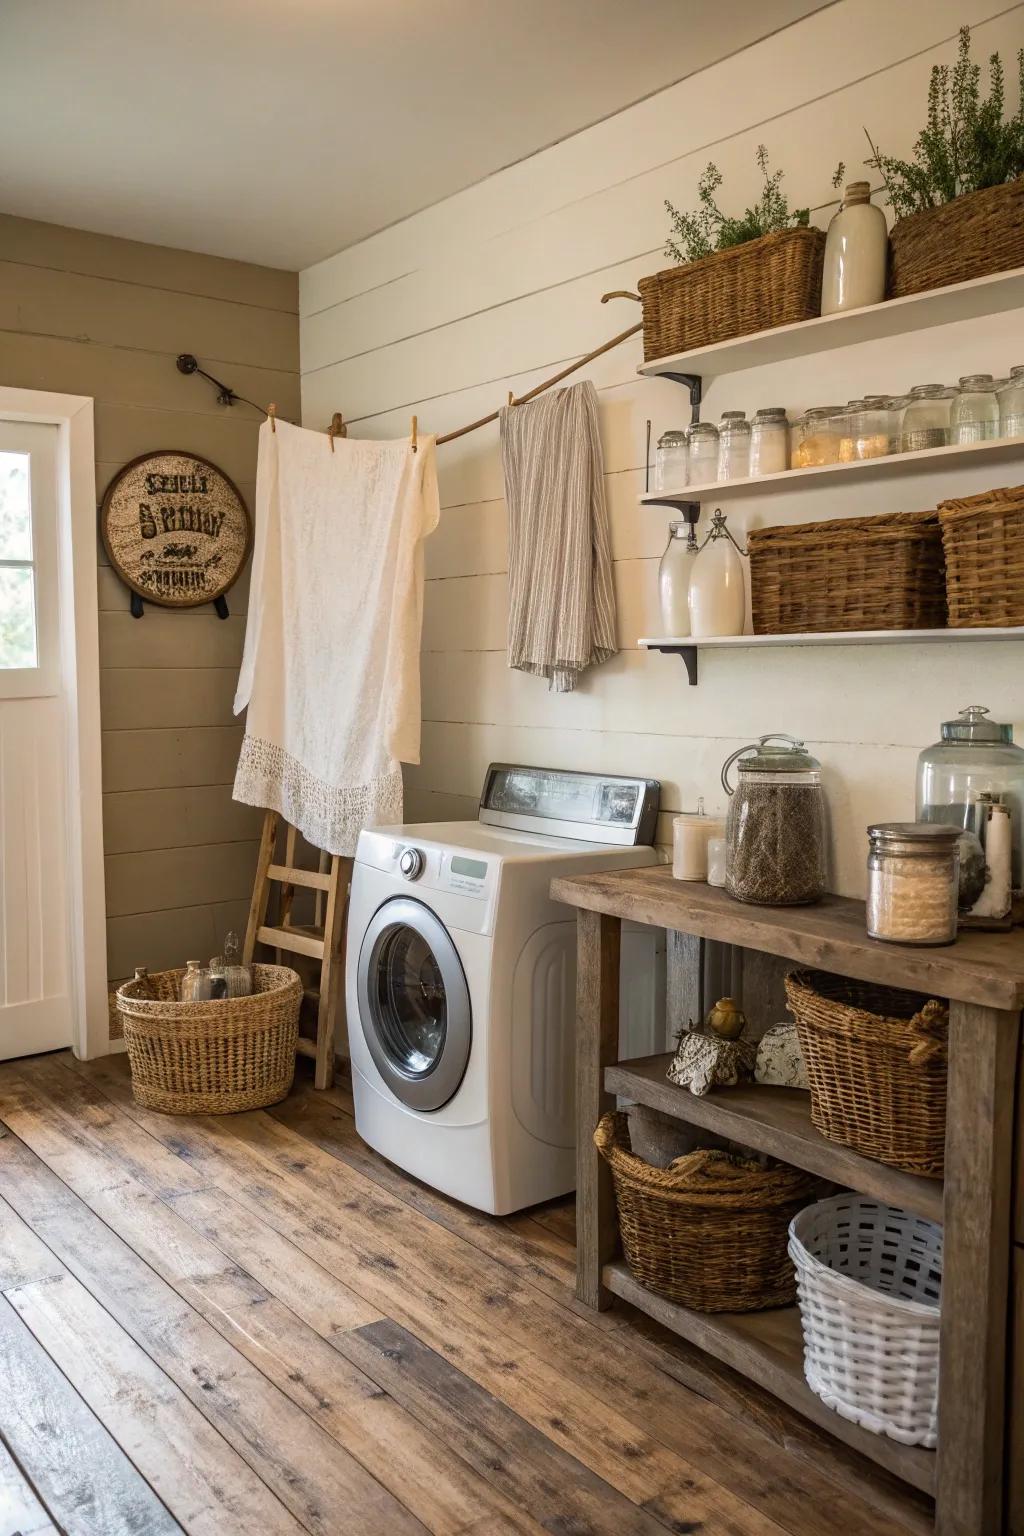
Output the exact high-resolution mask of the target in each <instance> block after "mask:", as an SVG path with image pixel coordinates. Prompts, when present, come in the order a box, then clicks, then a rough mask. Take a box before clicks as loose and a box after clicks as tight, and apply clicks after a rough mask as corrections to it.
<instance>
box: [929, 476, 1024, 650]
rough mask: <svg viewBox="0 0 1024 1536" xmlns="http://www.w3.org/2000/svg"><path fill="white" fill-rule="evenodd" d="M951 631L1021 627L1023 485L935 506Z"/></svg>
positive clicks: (1023, 594) (1023, 604)
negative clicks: (1017, 625)
mask: <svg viewBox="0 0 1024 1536" xmlns="http://www.w3.org/2000/svg"><path fill="white" fill-rule="evenodd" d="M939 523H940V526H941V528H942V545H943V549H944V550H945V555H946V593H947V600H948V603H949V622H950V626H951V627H952V628H954V629H971V628H978V629H989V628H992V627H993V626H997V625H1015V624H1024V485H1017V486H1009V487H1007V488H1006V489H1004V490H997V491H986V492H984V493H983V494H982V495H980V496H964V497H962V498H961V499H960V500H958V501H943V502H941V503H940V504H939Z"/></svg>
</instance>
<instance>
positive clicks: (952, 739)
mask: <svg viewBox="0 0 1024 1536" xmlns="http://www.w3.org/2000/svg"><path fill="white" fill-rule="evenodd" d="M985 796H987V797H988V799H987V800H986V799H985V798H983V797H985ZM993 798H994V799H996V800H997V801H998V800H1001V801H1002V803H1003V804H1004V805H1006V806H1007V807H1008V808H1009V811H1010V820H1011V824H1012V832H1013V887H1014V890H1019V889H1020V887H1021V884H1022V857H1021V855H1022V841H1021V833H1022V830H1024V828H1022V818H1024V749H1022V748H1020V747H1017V746H1014V743H1013V727H1012V725H1004V724H1002V723H1001V722H1000V721H998V720H990V719H989V718H988V710H987V709H985V708H984V707H983V706H982V705H980V704H972V705H971V706H970V708H969V709H963V710H961V711H960V715H959V717H958V718H957V719H956V720H944V721H943V722H942V739H941V741H937V742H936V743H935V744H934V746H931V747H927V748H926V749H925V751H923V752H922V753H921V755H920V757H919V758H918V760H917V819H918V821H941V822H946V823H947V824H948V825H950V826H955V827H962V828H963V830H964V831H965V832H970V833H973V835H974V837H975V838H978V839H980V840H981V841H982V842H984V830H985V817H986V814H987V806H988V804H989V803H990V802H991V800H992V799H993Z"/></svg>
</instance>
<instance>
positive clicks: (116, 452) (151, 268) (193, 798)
mask: <svg viewBox="0 0 1024 1536" xmlns="http://www.w3.org/2000/svg"><path fill="white" fill-rule="evenodd" d="M297 309H298V287H297V279H296V276H295V274H294V273H288V272H277V271H272V270H270V269H269V268H266V267H256V266H249V265H246V264H245V263H242V262H232V261H223V260H220V259H218V258H215V257H209V256H199V255H195V254H192V253H190V252H187V251H175V250H165V249H163V248H161V247H157V246H150V245H142V244H138V243H135V242H132V241H127V240H116V239H110V238H108V237H106V236H102V235H93V234H88V233H86V232H84V231H81V230H73V229H62V228H60V227H58V226H56V225H51V224H40V223H35V222H32V221H30V220H25V219H15V218H10V217H6V216H0V382H2V383H4V384H9V385H18V386H22V387H24V388H28V389H49V390H59V391H64V392H68V393H71V394H81V395H91V396H93V397H94V399H95V402H96V460H97V462H96V489H97V499H99V497H100V496H101V495H102V493H103V491H104V489H105V487H106V486H107V484H108V483H109V481H110V479H111V477H112V476H113V475H114V474H115V472H116V471H117V470H118V469H119V468H120V466H121V465H123V464H124V463H126V462H127V461H128V460H129V459H132V458H134V457H135V456H136V455H137V454H141V453H148V452H151V451H153V450H156V449H161V448H184V449H187V450H190V451H192V452H194V453H198V454H201V455H203V457H204V458H208V459H211V460H212V461H213V462H214V463H215V464H217V465H219V466H220V468H222V469H223V470H225V471H226V473H227V474H228V475H230V476H231V478H232V479H233V480H234V481H235V483H236V484H237V485H238V487H239V490H240V491H241V493H242V495H243V496H244V497H245V499H246V502H247V503H248V504H249V507H250V511H251V509H252V495H253V489H254V481H255V476H256V434H257V431H258V427H259V418H258V417H256V416H255V414H254V412H253V411H251V410H250V409H249V408H248V407H246V406H235V407H234V408H232V409H231V410H225V409H224V408H223V407H221V406H219V405H218V404H217V402H216V397H215V393H214V390H213V389H212V387H211V386H210V385H208V384H207V383H206V382H205V381H204V380H202V379H197V378H186V377H185V376H183V375H182V374H180V373H178V371H177V370H176V368H175V366H174V360H175V357H176V356H177V354H178V353H179V352H195V353H196V355H197V356H198V357H199V359H200V363H201V365H202V366H203V367H206V368H207V369H209V371H210V372H211V373H213V374H215V375H216V376H217V377H218V378H223V379H225V380H226V382H227V383H229V384H230V385H232V386H233V387H234V388H235V389H237V390H238V391H239V392H240V393H241V394H244V395H247V396H249V398H250V399H252V400H256V401H261V402H262V401H269V400H275V401H276V402H277V404H278V407H279V410H280V412H281V414H282V415H283V416H288V417H291V418H292V419H293V420H294V419H296V418H297V413H298V409H299V386H298V318H297ZM105 560H106V557H105V555H104V553H103V551H102V547H98V561H99V565H98V580H99V605H100V666H101V687H102V724H103V788H104V847H105V853H106V888H107V936H108V971H109V974H110V976H111V977H112V978H117V977H122V976H124V975H126V974H130V973H131V970H132V968H133V967H134V966H135V965H148V966H149V967H150V969H152V970H156V969H159V968H161V967H165V966H170V965H181V964H184V962H185V960H186V959H188V958H190V957H191V956H193V955H198V956H203V957H208V956H209V955H210V954H211V953H213V952H214V951H215V949H216V948H218V947H219V945H220V943H221V941H222V939H223V936H224V932H225V930H226V929H227V928H228V927H231V926H235V927H238V926H239V925H241V924H242V923H244V919H245V914H246V910H247V906H248V899H249V895H250V893H251V888H252V877H253V870H254V866H255V851H256V843H255V838H256V837H257V835H258V829H259V813H258V812H255V811H252V810H250V809H249V808H248V807H245V806H240V805H236V804H235V803H234V802H233V801H232V799H231V781H232V779H233V777H234V769H235V763H236V761H237V756H238V745H239V740H240V727H239V725H238V723H237V722H236V721H235V720H234V719H233V717H232V714H231V700H232V697H233V693H234V687H235V679H236V676H237V672H238V664H239V661H240V658H241V648H242V636H243V632H244V627H245V605H246V595H247V591H248V571H246V573H245V574H244V576H243V578H242V580H241V581H240V582H239V584H238V585H237V586H236V587H235V588H233V589H232V591H231V592H230V593H229V594H228V605H229V607H230V609H231V617H230V618H229V619H227V620H224V621H222V620H220V619H218V618H217V617H216V616H215V615H214V613H213V611H212V609H210V608H201V609H196V610H194V611H192V612H189V613H167V612H162V611H161V610H159V609H156V608H151V607H147V609H146V614H145V617H144V618H143V619H141V620H135V619H132V617H131V615H130V614H129V611H128V594H127V592H126V590H125V588H124V587H122V586H121V584H120V583H119V582H118V581H117V579H116V578H115V576H114V574H113V572H112V571H111V570H110V568H109V567H108V566H107V565H106V563H105Z"/></svg>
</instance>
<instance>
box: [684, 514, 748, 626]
mask: <svg viewBox="0 0 1024 1536" xmlns="http://www.w3.org/2000/svg"><path fill="white" fill-rule="evenodd" d="M688 605H689V610H690V634H691V635H692V636H693V638H694V639H695V640H702V639H708V638H710V637H711V636H713V635H742V633H743V621H744V619H745V617H746V597H745V591H744V586H743V558H742V555H741V552H740V550H739V547H738V546H737V544H736V542H735V540H734V539H733V536H732V534H731V533H730V532H729V529H728V528H727V527H726V522H725V517H724V515H723V514H722V513H721V512H716V513H715V515H714V517H713V518H712V520H711V531H710V533H709V534H708V536H707V538H706V539H705V540H704V543H703V544H702V545H701V546H700V550H699V552H698V554H697V557H696V559H695V560H694V562H693V567H692V569H691V571H690V590H689V598H688Z"/></svg>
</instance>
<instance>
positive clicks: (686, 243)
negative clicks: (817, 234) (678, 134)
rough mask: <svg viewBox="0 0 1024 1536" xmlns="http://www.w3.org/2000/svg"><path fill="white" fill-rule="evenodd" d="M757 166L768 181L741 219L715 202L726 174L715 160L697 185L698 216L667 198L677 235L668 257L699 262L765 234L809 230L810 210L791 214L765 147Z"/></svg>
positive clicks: (671, 241)
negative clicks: (687, 211) (770, 169)
mask: <svg viewBox="0 0 1024 1536" xmlns="http://www.w3.org/2000/svg"><path fill="white" fill-rule="evenodd" d="M757 164H758V167H759V169H760V171H761V175H762V177H763V178H764V186H763V187H762V189H761V196H760V197H759V198H758V200H757V202H756V203H755V204H754V206H753V207H752V208H748V209H746V211H745V212H744V214H743V216H742V217H741V218H738V219H734V218H731V217H730V216H729V215H728V214H727V213H723V212H722V210H721V208H719V206H718V204H717V203H716V202H715V193H716V192H717V191H718V188H719V187H720V186H721V185H722V173H721V171H720V170H719V169H718V167H717V165H715V164H714V162H713V161H710V160H709V161H708V164H707V165H706V166H705V168H704V173H703V175H702V176H701V178H700V180H699V181H698V183H697V201H698V202H699V204H700V208H699V209H698V211H697V212H696V213H680V212H679V210H678V209H677V208H674V207H673V206H672V204H671V203H670V202H669V201H668V199H667V198H666V199H665V207H666V208H667V209H668V212H669V215H670V217H671V219H672V229H673V235H672V236H670V237H669V239H668V242H667V244H666V246H665V255H666V256H669V257H671V259H672V260H673V261H677V262H678V263H679V264H680V266H682V265H683V263H684V262H688V261H699V260H700V259H701V257H702V256H710V255H711V254H712V253H713V252H714V251H725V250H728V249H729V247H730V246H733V245H744V244H745V243H746V241H748V240H758V239H760V237H761V236H762V235H774V234H776V233H777V232H778V231H779V230H781V229H794V228H806V226H807V225H808V224H809V223H810V218H811V211H810V209H809V208H796V209H794V210H793V212H792V213H791V212H790V210H789V199H788V198H787V197H786V194H785V193H784V192H783V190H782V174H783V173H782V172H781V171H773V172H772V174H771V175H770V176H769V174H768V151H767V149H765V147H764V145H763V144H759V145H758V146H757Z"/></svg>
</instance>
